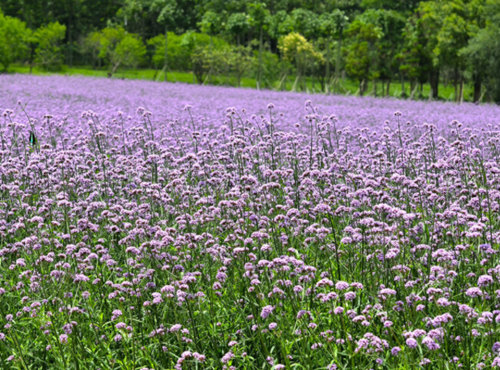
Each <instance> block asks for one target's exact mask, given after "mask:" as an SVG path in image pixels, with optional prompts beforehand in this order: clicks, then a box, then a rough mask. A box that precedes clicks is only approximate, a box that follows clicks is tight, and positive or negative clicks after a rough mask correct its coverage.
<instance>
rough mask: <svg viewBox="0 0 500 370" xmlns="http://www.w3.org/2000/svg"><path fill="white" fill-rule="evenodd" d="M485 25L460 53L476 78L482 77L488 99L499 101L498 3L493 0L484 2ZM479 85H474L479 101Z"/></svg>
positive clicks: (499, 34)
mask: <svg viewBox="0 0 500 370" xmlns="http://www.w3.org/2000/svg"><path fill="white" fill-rule="evenodd" d="M484 15H485V18H486V23H485V27H484V28H481V29H480V30H479V31H478V32H477V33H476V34H475V35H474V36H473V37H472V38H471V39H470V40H469V42H468V45H467V46H466V47H465V48H463V49H462V50H461V54H462V55H463V56H464V57H465V58H466V59H467V60H468V61H469V63H471V64H472V65H473V66H474V69H475V71H476V73H477V75H476V78H477V79H476V80H475V81H474V82H475V85H476V83H477V80H479V81H482V80H483V79H484V81H485V85H486V89H487V94H488V95H489V97H490V99H491V100H493V101H495V102H497V103H500V75H499V73H498V71H500V4H499V3H498V2H496V1H494V0H489V1H487V2H486V5H485V8H484ZM480 91H481V89H480V85H479V86H475V89H474V101H479V100H480V99H481V96H480Z"/></svg>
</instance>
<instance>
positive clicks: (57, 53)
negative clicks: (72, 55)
mask: <svg viewBox="0 0 500 370" xmlns="http://www.w3.org/2000/svg"><path fill="white" fill-rule="evenodd" d="M65 35H66V26H65V25H62V24H60V23H59V22H53V23H49V24H48V25H46V26H42V27H40V28H39V29H37V30H36V31H35V33H34V34H33V37H34V40H35V42H36V45H37V46H36V49H35V63H36V64H37V65H39V66H40V67H42V68H44V69H48V70H59V69H60V68H61V66H62V64H63V62H64V54H63V40H64V37H65Z"/></svg>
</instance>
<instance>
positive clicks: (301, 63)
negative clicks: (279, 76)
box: [278, 32, 324, 90]
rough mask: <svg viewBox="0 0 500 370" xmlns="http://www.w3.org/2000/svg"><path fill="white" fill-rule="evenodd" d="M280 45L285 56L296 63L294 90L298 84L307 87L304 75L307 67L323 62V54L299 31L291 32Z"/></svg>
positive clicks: (282, 39) (281, 40) (280, 41)
mask: <svg viewBox="0 0 500 370" xmlns="http://www.w3.org/2000/svg"><path fill="white" fill-rule="evenodd" d="M278 47H279V49H280V51H281V53H282V55H283V57H284V58H285V59H286V60H288V61H290V62H291V63H292V64H294V65H295V70H296V74H297V75H296V79H295V83H294V84H293V90H296V88H297V86H302V88H303V89H305V81H304V75H305V74H306V72H307V68H308V67H309V68H311V67H312V66H314V64H317V63H323V62H324V58H323V56H322V55H321V53H319V52H318V51H316V50H315V49H314V46H313V45H312V44H311V43H310V42H309V41H307V39H306V38H305V37H304V36H302V35H301V34H299V33H297V32H292V33H289V34H288V35H286V36H285V37H283V38H281V39H280V40H279V44H278Z"/></svg>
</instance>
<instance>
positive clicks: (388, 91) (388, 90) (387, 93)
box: [385, 79, 391, 96]
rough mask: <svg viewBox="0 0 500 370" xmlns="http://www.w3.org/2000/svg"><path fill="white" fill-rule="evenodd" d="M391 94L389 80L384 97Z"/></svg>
mask: <svg viewBox="0 0 500 370" xmlns="http://www.w3.org/2000/svg"><path fill="white" fill-rule="evenodd" d="M390 93H391V80H390V79H389V80H387V90H385V96H389V95H390Z"/></svg>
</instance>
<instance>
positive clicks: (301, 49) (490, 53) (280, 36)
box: [0, 0, 500, 102]
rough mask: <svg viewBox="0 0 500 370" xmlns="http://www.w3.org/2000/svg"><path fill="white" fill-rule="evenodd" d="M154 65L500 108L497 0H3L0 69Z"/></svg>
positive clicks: (267, 82) (205, 76)
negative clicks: (348, 85)
mask: <svg viewBox="0 0 500 370" xmlns="http://www.w3.org/2000/svg"><path fill="white" fill-rule="evenodd" d="M18 62H22V63H27V64H29V65H30V66H34V65H37V66H39V67H41V68H44V69H48V70H57V69H59V68H61V66H62V65H63V64H67V65H71V66H72V65H92V66H93V67H95V68H107V70H108V75H109V76H112V75H113V74H114V73H116V71H117V70H118V69H119V68H124V67H130V68H139V67H149V68H155V69H156V70H157V71H158V76H163V78H165V79H167V76H168V72H169V71H191V72H193V75H194V76H195V78H196V80H197V82H199V83H205V82H207V81H208V82H210V80H211V78H212V76H215V75H218V74H222V75H230V76H233V77H234V80H235V81H236V84H238V85H239V84H240V82H241V79H242V78H243V77H245V76H251V77H253V78H255V80H256V83H257V87H259V88H260V87H275V88H278V89H283V88H284V86H285V83H286V81H287V80H288V79H289V78H290V77H291V76H293V81H294V83H293V89H294V90H303V89H305V86H306V81H311V80H312V81H313V83H315V84H317V85H319V86H320V87H321V90H322V91H325V92H331V91H334V92H338V91H339V90H340V86H341V81H342V80H343V79H344V78H346V77H347V78H350V79H352V80H355V81H357V84H358V93H359V94H360V95H363V94H365V93H368V92H370V93H372V94H374V95H388V94H389V89H390V86H391V84H393V83H399V84H401V91H402V92H403V94H404V93H405V91H407V90H408V87H409V91H410V93H409V97H412V98H420V97H422V96H423V87H424V85H425V84H429V85H430V94H429V98H431V99H437V98H439V86H440V83H443V82H444V83H447V84H452V85H453V86H454V98H455V100H456V101H462V100H464V85H465V84H468V85H469V86H472V87H473V94H472V95H473V96H472V97H471V99H472V100H473V101H475V102H477V101H495V102H500V73H499V72H498V71H500V2H499V1H498V0H434V1H416V0H405V1H399V0H267V1H245V0H112V1H109V0H59V1H50V2H47V1H42V0H22V1H20V0H0V65H1V67H2V69H3V70H4V71H6V70H8V68H9V65H11V64H12V63H18Z"/></svg>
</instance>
